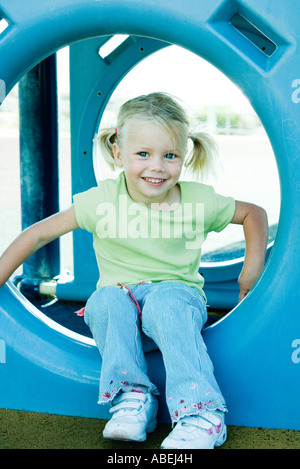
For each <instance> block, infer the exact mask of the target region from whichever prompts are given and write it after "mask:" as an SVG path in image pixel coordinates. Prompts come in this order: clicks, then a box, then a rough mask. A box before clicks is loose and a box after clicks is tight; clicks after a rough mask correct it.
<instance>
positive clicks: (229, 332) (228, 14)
mask: <svg viewBox="0 0 300 469" xmlns="http://www.w3.org/2000/svg"><path fill="white" fill-rule="evenodd" d="M237 14H238V15H241V16H242V17H244V18H246V20H247V21H248V22H250V23H251V24H252V25H254V26H255V28H257V29H258V30H259V31H261V32H262V33H263V34H262V37H261V36H260V37H259V40H258V41H257V40H256V39H255V37H254V38H253V37H252V35H251V34H250V35H248V37H247V34H243V31H242V29H241V30H238V29H237V28H236V26H234V24H233V22H232V20H233V18H234V17H235V16H236V15H237ZM1 17H2V18H4V19H5V20H6V21H7V22H8V23H9V26H8V28H6V30H5V31H4V32H3V33H2V34H1V35H0V64H1V65H0V80H2V81H1V82H0V83H2V84H3V83H4V84H5V87H6V91H7V93H8V92H9V90H10V89H11V88H12V87H13V86H14V84H15V83H16V82H17V81H18V80H19V79H20V78H21V76H22V75H23V74H24V73H25V72H26V71H27V70H28V69H30V68H31V67H32V66H33V65H35V64H37V63H38V62H39V61H40V60H41V59H43V58H44V57H46V56H48V55H50V54H51V53H53V52H55V51H56V50H57V49H59V48H61V47H63V46H65V45H67V44H70V43H76V42H78V41H81V40H83V39H88V40H94V39H95V38H99V36H109V35H113V34H116V33H125V34H130V35H131V36H142V37H143V38H145V37H146V38H151V39H155V40H158V41H166V42H169V43H174V44H178V45H180V46H183V47H185V48H187V49H189V50H191V51H193V52H195V53H196V54H199V55H200V56H202V57H204V58H205V59H207V60H208V61H210V62H211V63H213V64H214V65H215V66H216V67H218V68H219V69H220V70H222V71H223V72H224V73H225V74H226V75H227V76H228V77H229V78H230V79H231V80H232V81H233V82H235V83H236V84H237V85H238V86H239V87H240V88H241V89H242V91H243V92H244V94H245V95H246V96H247V97H248V98H249V100H250V102H251V104H252V106H253V108H254V109H255V111H256V112H257V114H258V116H259V117H260V119H261V121H262V123H263V125H264V127H265V129H266V131H267V133H268V136H269V138H270V141H271V144H272V146H273V150H274V153H275V156H276V161H277V166H278V171H279V177H280V185H281V213H280V220H279V226H278V231H277V236H276V240H275V244H274V247H273V249H272V252H271V255H270V257H269V259H268V265H267V267H266V269H265V272H264V274H263V276H262V277H261V279H260V281H259V282H258V283H257V285H256V287H255V288H254V290H253V291H252V292H251V293H250V294H249V295H248V296H247V298H246V299H245V300H244V301H243V302H242V303H241V304H240V305H239V306H238V307H236V308H235V309H234V310H233V311H232V312H231V313H230V314H229V315H228V316H226V317H225V318H224V319H223V320H221V321H219V322H218V323H216V324H215V325H213V326H211V327H209V328H207V329H206V330H205V332H204V336H205V340H206V343H207V346H208V350H209V353H210V354H211V356H212V359H213V362H214V365H215V372H216V376H217V379H218V381H219V383H220V386H221V388H222V390H223V392H224V395H225V398H226V400H227V404H228V407H229V414H228V418H227V422H228V423H229V424H235V425H245V426H257V427H268V428H287V429H296V430H300V409H299V388H300V350H299V349H300V345H299V344H300V319H299V300H300V295H299V278H300V265H299V257H300V256H299V254H300V253H299V250H300V247H299V242H298V240H299V234H300V209H299V207H300V164H299V157H300V144H299V127H300V125H299V124H300V112H299V110H300V73H299V61H300V52H299V43H300V31H299V27H298V25H299V19H300V11H299V7H298V2H297V1H296V0H288V1H287V2H282V1H280V0H273V1H272V2H270V1H269V0H235V1H233V0H211V1H210V2H207V1H205V0H186V1H185V2H179V1H174V0H163V1H161V2H159V3H158V2H157V1H156V0H145V1H144V2H140V1H139V0H127V1H126V2H123V1H120V0H109V1H108V0H103V1H101V2H99V1H96V0H90V1H85V2H83V1H82V0H51V2H50V0H44V1H43V2H40V1H37V0H31V1H30V2H26V3H24V2H21V1H20V0H1V1H0V19H1ZM264 38H267V39H264ZM260 41H263V44H264V43H267V44H269V43H272V44H275V45H276V48H275V50H273V49H274V48H273V49H272V50H273V52H272V53H270V52H269V50H262V49H263V47H265V46H263V45H261V42H260ZM268 41H269V42H268ZM107 66H108V67H109V64H108V65H107ZM121 78H122V77H118V79H121ZM107 83H108V81H107V80H106V84H107ZM113 86H114V85H113ZM1 89H3V86H2V88H1ZM98 91H99V90H98ZM90 92H91V93H93V92H95V89H91V90H90ZM108 94H109V93H108ZM108 94H107V93H106V94H105V95H106V96H108ZM82 99H85V100H86V101H85V102H86V109H85V110H84V112H83V114H82V116H81V119H82V120H81V122H79V123H78V125H79V126H81V125H84V124H83V119H84V117H85V112H88V111H89V110H90V109H92V108H93V106H95V107H96V101H95V100H94V99H89V96H86V97H85V98H84V97H82ZM103 104H105V103H103ZM98 109H99V107H98ZM94 115H95V114H94ZM77 118H78V119H79V116H77ZM95 125H96V121H92V122H91V128H90V130H89V132H94V130H95ZM83 136H84V133H81V135H80V136H79V141H78V142H77V143H74V144H75V145H78V146H79V148H81V138H83ZM91 148H92V147H91V142H90V146H89V147H88V148H85V149H84V151H87V152H89V151H90V150H91ZM84 156H87V155H86V154H84V155H83V154H82V155H80V154H79V153H78V158H79V160H78V161H77V163H75V164H76V165H77V164H78V165H79V167H84V168H87V167H88V165H91V159H89V158H85V161H86V163H84V162H83V160H81V161H80V158H84ZM85 164H86V165H87V166H85ZM76 173H77V176H78V174H79V172H78V171H76ZM87 174H91V172H90V170H89V169H88V170H87ZM81 176H82V178H83V179H82V180H79V181H74V184H75V185H76V188H79V187H82V189H83V190H84V189H85V188H86V185H87V184H88V181H85V180H84V171H81ZM236 267H238V266H234V268H236ZM225 270H226V268H225ZM229 277H230V275H229ZM235 278H236V277H235ZM229 283H231V279H229ZM57 328H58V326H56V325H54V324H52V323H51V324H50V325H49V320H46V319H45V317H43V315H41V313H39V312H37V311H36V310H33V308H32V307H31V306H30V304H28V302H26V301H25V300H24V299H23V298H22V297H21V296H20V294H18V293H17V292H16V291H15V289H14V288H13V287H11V286H10V285H5V286H4V287H3V288H1V290H0V406H1V407H8V408H15V409H27V410H36V411H41V412H51V413H59V414H66V415H84V416H95V417H101V418H106V416H107V413H106V412H107V410H106V409H104V408H103V407H102V406H97V404H96V401H97V392H98V379H99V374H100V369H101V360H100V357H99V354H98V352H97V350H96V348H95V345H94V344H93V343H90V342H89V341H88V343H87V340H86V339H83V338H82V337H81V336H76V337H75V338H74V336H72V337H70V334H69V333H68V334H67V333H66V331H62V330H61V328H59V329H60V330H57ZM147 360H148V363H149V370H150V375H151V377H152V376H153V379H154V380H156V382H158V381H159V383H158V386H159V387H160V390H161V392H162V398H161V414H160V420H161V421H167V420H168V415H167V413H166V409H165V405H164V403H163V382H164V369H163V364H162V360H161V357H160V355H159V353H149V354H147Z"/></svg>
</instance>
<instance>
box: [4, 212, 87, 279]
mask: <svg viewBox="0 0 300 469" xmlns="http://www.w3.org/2000/svg"><path fill="white" fill-rule="evenodd" d="M77 228H78V224H77V220H76V217H75V209H74V206H73V205H71V207H70V208H68V209H66V210H64V211H62V212H59V213H56V214H54V215H52V216H51V217H48V218H45V219H44V220H41V221H39V222H37V223H35V224H34V225H32V226H30V227H29V228H27V229H26V230H24V231H22V233H21V234H20V235H19V236H18V237H17V238H16V239H15V240H14V241H13V242H12V243H11V244H10V246H8V248H7V249H6V251H4V253H3V254H2V256H1V257H0V287H1V286H2V285H4V283H5V282H6V281H7V280H8V279H9V277H10V276H11V275H12V274H13V273H14V272H15V270H16V269H17V268H18V267H19V266H20V265H21V264H23V263H24V262H25V261H26V260H27V259H28V258H29V257H30V256H31V255H32V254H33V253H35V252H36V251H37V250H38V249H40V248H41V247H43V246H45V244H48V243H50V242H51V241H53V240H54V239H56V238H58V237H60V236H62V235H63V234H66V233H68V232H69V231H73V230H76V229H77Z"/></svg>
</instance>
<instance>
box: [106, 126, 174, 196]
mask: <svg viewBox="0 0 300 469" xmlns="http://www.w3.org/2000/svg"><path fill="white" fill-rule="evenodd" d="M122 134H123V135H124V137H123V138H122V142H121V145H120V146H118V145H117V144H116V143H114V144H113V153H114V159H115V161H116V163H117V165H118V166H119V167H123V168H124V173H125V178H126V183H127V190H128V193H129V195H130V197H131V198H132V199H133V200H134V201H135V202H138V203H143V204H146V205H150V204H151V203H162V202H167V203H168V204H172V203H175V202H177V203H178V202H180V191H179V188H178V186H176V184H177V181H178V179H179V176H180V173H181V169H182V165H183V155H181V154H180V152H179V148H178V144H176V143H175V139H172V138H171V136H170V135H169V133H168V132H167V131H165V130H164V129H162V128H161V127H159V126H158V125H155V124H153V123H151V122H149V121H146V120H140V121H138V120H136V119H129V120H128V122H127V123H126V124H125V126H124V128H123V131H122ZM176 145H177V146H176Z"/></svg>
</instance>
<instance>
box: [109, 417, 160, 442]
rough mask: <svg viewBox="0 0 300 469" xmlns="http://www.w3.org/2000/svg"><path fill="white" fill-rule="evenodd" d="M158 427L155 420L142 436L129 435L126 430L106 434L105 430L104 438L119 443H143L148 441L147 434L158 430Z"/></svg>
mask: <svg viewBox="0 0 300 469" xmlns="http://www.w3.org/2000/svg"><path fill="white" fill-rule="evenodd" d="M156 426H157V420H156V419H155V420H153V421H152V422H150V423H149V424H148V426H147V428H146V432H145V433H142V434H141V435H129V434H128V432H127V431H126V430H124V429H123V430H122V429H118V430H113V431H112V432H108V431H107V432H105V429H104V431H103V438H106V439H108V440H118V441H137V442H142V441H146V439H147V433H152V432H154V430H155V429H156Z"/></svg>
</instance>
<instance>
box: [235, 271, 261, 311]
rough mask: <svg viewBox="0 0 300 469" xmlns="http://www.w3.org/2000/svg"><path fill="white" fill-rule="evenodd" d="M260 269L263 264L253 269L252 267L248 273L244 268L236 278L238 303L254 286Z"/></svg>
mask: <svg viewBox="0 0 300 469" xmlns="http://www.w3.org/2000/svg"><path fill="white" fill-rule="evenodd" d="M262 271H263V266H261V267H260V268H258V269H257V270H255V271H254V269H252V270H251V272H248V273H247V272H245V270H244V269H243V270H242V272H241V274H240V276H239V278H238V283H239V287H240V294H239V303H240V302H241V301H242V300H243V299H244V298H245V296H247V295H248V293H249V291H250V290H251V289H252V288H253V287H254V285H255V284H256V282H257V280H258V279H259V277H260V275H261V273H262Z"/></svg>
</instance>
